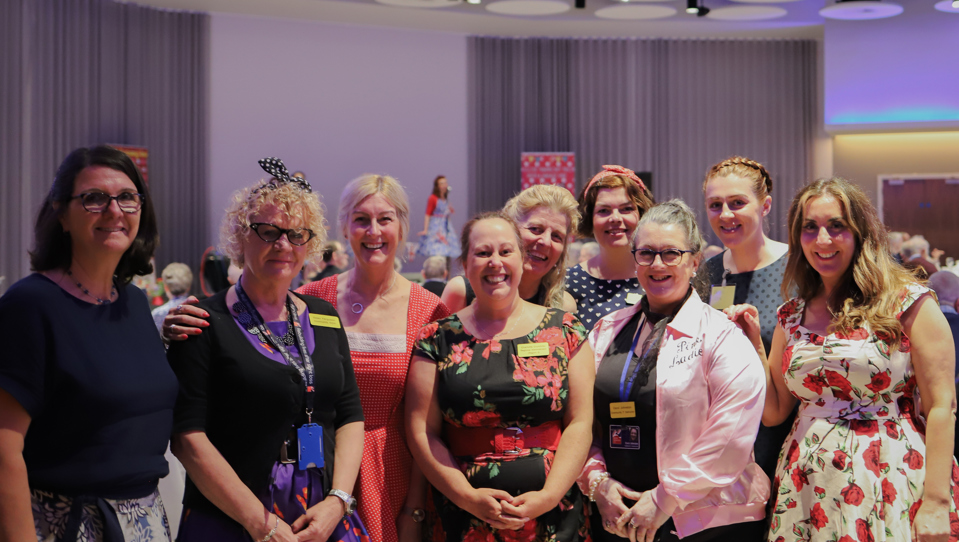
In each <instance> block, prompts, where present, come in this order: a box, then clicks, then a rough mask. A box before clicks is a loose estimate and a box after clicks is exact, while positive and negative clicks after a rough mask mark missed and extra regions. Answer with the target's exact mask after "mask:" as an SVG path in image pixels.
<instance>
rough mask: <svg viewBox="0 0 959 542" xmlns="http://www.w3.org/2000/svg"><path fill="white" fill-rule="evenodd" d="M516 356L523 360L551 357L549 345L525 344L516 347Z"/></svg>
mask: <svg viewBox="0 0 959 542" xmlns="http://www.w3.org/2000/svg"><path fill="white" fill-rule="evenodd" d="M516 355H517V356H519V357H521V358H539V357H543V356H548V355H549V343H523V344H518V345H516Z"/></svg>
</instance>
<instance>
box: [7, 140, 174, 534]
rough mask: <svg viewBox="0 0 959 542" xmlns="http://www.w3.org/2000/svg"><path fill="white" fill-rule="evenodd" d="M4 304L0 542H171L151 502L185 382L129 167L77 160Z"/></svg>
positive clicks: (99, 152) (105, 158)
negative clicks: (156, 310)
mask: <svg viewBox="0 0 959 542" xmlns="http://www.w3.org/2000/svg"><path fill="white" fill-rule="evenodd" d="M35 234H36V246H35V250H34V251H33V252H31V254H30V263H31V266H32V267H33V270H34V271H35V273H34V274H32V275H30V276H28V277H26V278H24V279H23V280H20V281H19V282H17V283H16V284H14V285H13V286H12V287H11V288H10V290H9V291H8V292H7V293H6V295H4V296H3V297H2V298H0V329H3V330H4V334H5V336H6V337H7V340H6V341H5V345H4V354H3V355H2V356H0V480H2V483H0V539H3V540H29V539H33V538H34V537H36V539H37V540H70V541H71V542H72V541H73V540H82V541H88V540H89V541H100V540H103V541H110V542H113V541H121V540H133V539H138V540H169V539H170V532H169V524H168V523H167V518H166V514H165V513H164V511H163V504H162V502H161V501H160V498H159V494H158V493H157V480H158V479H159V478H161V477H163V476H165V475H166V474H167V471H168V467H167V462H166V460H165V459H164V457H163V453H164V451H165V450H166V447H167V443H168V441H169V435H170V431H171V429H172V425H173V406H174V403H175V401H176V394H177V382H176V378H175V377H174V375H173V372H172V371H171V370H170V368H169V366H168V364H167V363H166V359H165V357H164V352H163V344H162V343H161V341H160V337H159V335H158V334H157V332H156V327H154V326H153V320H152V318H151V317H150V309H149V305H148V303H147V300H146V296H145V295H144V294H143V293H142V292H141V291H140V290H138V289H137V288H136V287H134V286H133V285H131V284H130V280H131V279H132V278H133V276H134V275H141V274H147V273H149V272H150V271H152V266H151V264H150V259H151V258H152V256H153V250H154V248H155V246H156V243H157V227H156V219H155V215H154V212H153V207H152V205H151V202H150V199H149V197H148V195H147V187H146V184H145V183H144V182H143V178H142V177H141V175H140V173H139V171H138V170H137V168H136V166H134V164H133V162H132V161H131V160H130V158H129V157H128V156H126V155H125V154H123V153H122V152H120V151H118V150H116V149H114V148H111V147H106V146H100V147H95V148H92V149H87V148H80V149H77V150H75V151H73V152H72V153H70V155H69V156H67V158H66V159H65V160H64V161H63V163H62V164H61V165H60V168H59V170H58V171H57V176H56V179H55V181H54V185H53V188H52V189H51V190H50V193H49V194H48V195H47V198H46V200H45V201H44V203H43V207H42V208H41V210H40V214H39V217H38V219H37V225H36V231H35Z"/></svg>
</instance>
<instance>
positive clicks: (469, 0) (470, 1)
mask: <svg viewBox="0 0 959 542" xmlns="http://www.w3.org/2000/svg"><path fill="white" fill-rule="evenodd" d="M466 3H467V4H472V5H474V6H476V5H479V3H480V0H466Z"/></svg>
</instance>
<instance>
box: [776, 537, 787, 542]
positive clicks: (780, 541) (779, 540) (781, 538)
mask: <svg viewBox="0 0 959 542" xmlns="http://www.w3.org/2000/svg"><path fill="white" fill-rule="evenodd" d="M785 541H786V538H785V537H782V536H780V537H779V538H777V539H776V540H775V542H785Z"/></svg>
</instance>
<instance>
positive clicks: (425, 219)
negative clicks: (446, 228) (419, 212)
mask: <svg viewBox="0 0 959 542" xmlns="http://www.w3.org/2000/svg"><path fill="white" fill-rule="evenodd" d="M429 230H430V215H428V214H427V215H423V231H421V232H420V233H419V235H426V232H428V231H429Z"/></svg>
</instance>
